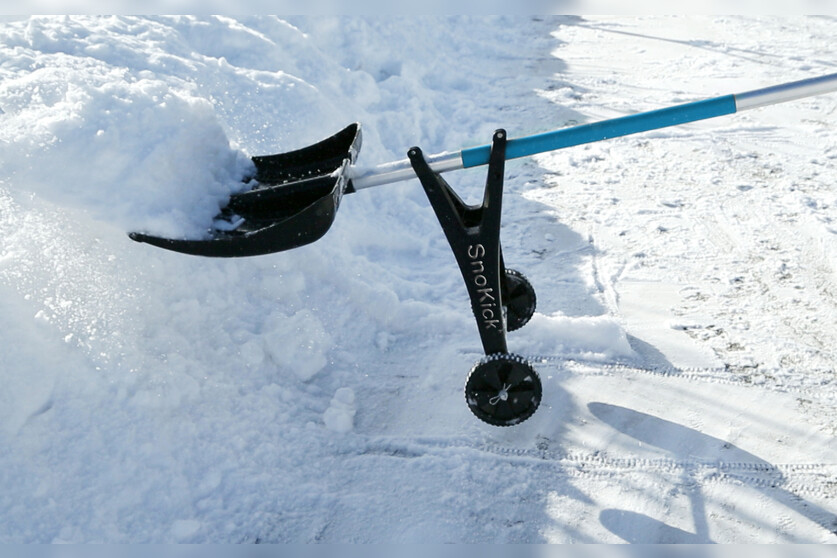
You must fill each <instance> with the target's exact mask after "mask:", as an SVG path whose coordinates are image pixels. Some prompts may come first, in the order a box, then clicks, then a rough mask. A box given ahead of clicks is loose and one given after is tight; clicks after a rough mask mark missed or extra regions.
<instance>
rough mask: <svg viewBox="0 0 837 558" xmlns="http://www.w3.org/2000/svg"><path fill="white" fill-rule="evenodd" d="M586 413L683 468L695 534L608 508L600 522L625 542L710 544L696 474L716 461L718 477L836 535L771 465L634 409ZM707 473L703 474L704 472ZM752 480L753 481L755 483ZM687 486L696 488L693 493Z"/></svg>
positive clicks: (822, 512) (836, 524) (835, 522)
mask: <svg viewBox="0 0 837 558" xmlns="http://www.w3.org/2000/svg"><path fill="white" fill-rule="evenodd" d="M587 407H588V409H589V410H590V412H591V413H592V414H593V415H594V416H595V417H596V418H598V419H599V420H601V421H602V422H604V423H606V424H608V425H610V426H611V427H613V428H615V429H616V430H618V431H619V432H622V433H623V434H626V435H628V436H630V437H632V438H634V439H635V440H638V441H640V442H642V443H643V444H647V445H650V446H653V447H656V448H659V449H662V450H664V451H666V452H668V453H669V454H671V456H672V458H673V459H675V460H678V461H680V462H682V463H684V464H685V465H684V471H683V481H684V484H686V483H688V485H689V486H690V490H688V491H687V492H688V494H689V497H690V500H691V501H690V504H691V511H692V519H693V523H694V527H695V532H694V533H690V532H687V531H683V530H681V529H678V528H675V527H672V526H670V525H667V524H666V523H664V522H662V521H659V520H657V519H654V518H651V517H648V516H647V515H643V514H640V513H636V512H632V511H628V510H618V509H607V510H604V511H602V512H601V514H600V517H599V520H600V521H601V523H602V525H603V526H604V527H605V528H606V529H608V530H609V531H610V532H611V533H613V534H615V535H617V536H618V537H620V538H621V539H623V540H625V541H627V542H629V543H646V544H650V543H709V542H712V540H711V537H710V534H709V523H708V516H707V513H706V506H705V499H704V497H703V495H702V494H701V492H700V478H699V476H698V475H699V473H700V471H699V469H700V468H701V467H702V466H705V465H706V464H707V463H711V462H713V461H717V467H718V470H719V472H720V473H722V474H723V475H724V476H725V477H727V478H732V479H738V480H741V481H742V482H743V483H745V484H748V485H750V486H752V487H753V488H755V489H756V490H759V491H761V492H762V493H764V494H765V495H767V496H769V497H770V498H772V499H773V500H775V501H776V502H778V503H780V504H781V505H783V506H785V507H787V508H789V509H791V510H793V511H795V512H797V513H798V514H800V515H801V516H803V517H806V518H808V519H809V520H811V521H812V522H814V523H816V524H817V525H819V526H820V527H822V528H824V529H826V530H827V531H829V532H832V533H835V532H837V515H835V514H834V513H832V512H830V511H828V510H826V509H823V508H821V507H819V506H816V505H814V504H812V503H811V502H808V501H806V500H804V499H802V498H801V497H800V496H799V495H797V494H795V493H793V492H791V491H790V490H788V489H785V488H783V486H785V485H786V484H787V479H786V478H785V476H784V474H783V473H782V471H781V470H780V469H779V468H778V467H776V466H775V465H773V464H771V463H769V462H767V461H765V460H764V459H761V458H759V457H758V456H756V455H753V454H752V453H749V452H747V451H745V450H743V449H741V448H739V447H737V446H734V445H732V444H730V443H729V442H726V441H724V440H722V439H720V438H715V437H713V436H709V435H707V434H704V433H702V432H699V431H697V430H694V429H692V428H688V427H686V426H683V425H681V424H677V423H674V422H671V421H668V420H665V419H661V418H659V417H655V416H652V415H648V414H645V413H641V412H639V411H635V410H633V409H628V408H625V407H619V406H617V405H610V404H606V403H596V402H592V403H589V404H588V405H587ZM724 463H729V464H732V463H737V464H746V467H745V468H744V469H743V473H741V474H736V471H735V470H734V469H726V468H724V466H723V464H724ZM703 472H704V473H705V471H703ZM754 481H755V482H754ZM691 487H695V488H694V489H691Z"/></svg>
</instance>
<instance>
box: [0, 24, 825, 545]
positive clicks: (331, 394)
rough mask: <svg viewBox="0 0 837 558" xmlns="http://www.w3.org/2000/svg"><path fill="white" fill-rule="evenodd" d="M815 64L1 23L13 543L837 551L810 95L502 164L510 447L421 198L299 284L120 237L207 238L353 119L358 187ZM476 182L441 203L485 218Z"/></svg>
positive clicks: (377, 31) (304, 255)
mask: <svg viewBox="0 0 837 558" xmlns="http://www.w3.org/2000/svg"><path fill="white" fill-rule="evenodd" d="M622 26H625V28H624V29H623V28H622ZM658 27H660V29H663V28H664V29H665V30H666V32H667V33H669V34H673V35H672V36H670V37H655V33H656V31H654V30H655V29H657V28H658ZM660 32H661V33H662V31H660ZM833 32H834V23H833V22H829V21H827V20H823V19H815V18H811V19H798V20H791V21H784V20H781V21H780V20H772V19H756V20H751V19H746V18H744V19H739V18H721V19H719V20H714V19H712V18H700V19H689V18H687V19H685V20H681V19H677V18H671V19H666V20H665V21H664V22H662V23H660V22H659V21H658V20H655V19H653V18H652V19H651V20H644V19H630V20H625V21H620V20H607V19H605V20H603V21H589V20H585V19H583V18H573V17H568V18H545V19H544V18H533V17H517V18H514V17H512V18H433V17H411V18H404V19H400V18H367V19H363V18H333V17H330V18H304V17H298V18H289V19H287V20H283V19H279V18H273V17H244V18H237V19H234V18H227V17H205V18H204V17H154V18H133V17H79V18H64V17H35V18H30V19H25V20H20V21H11V20H9V21H4V22H2V23H0V332H2V333H0V347H2V352H3V358H2V361H0V383H2V385H3V390H0V447H2V448H4V450H5V451H2V452H0V519H2V521H0V541H7V542H62V543H78V542H185V543H188V542H256V541H259V542H315V541H316V542H320V541H323V542H337V541H340V542H384V541H396V542H405V541H407V542H409V541H418V542H463V541H464V542H535V541H552V542H570V541H583V542H601V541H606V542H612V541H620V540H629V541H632V542H656V541H661V540H678V541H681V542H682V541H690V542H696V541H698V542H708V541H710V540H713V541H720V542H747V541H753V540H760V541H762V542H768V541H769V542H773V541H777V542H786V541H813V542H821V541H833V540H834V539H833V534H832V533H831V531H829V529H830V528H828V527H827V525H829V524H830V523H829V521H833V519H834V514H833V510H830V508H829V503H828V502H829V500H828V499H829V498H833V496H834V492H833V483H832V485H829V484H828V482H829V481H833V478H834V476H835V474H837V471H834V469H833V463H834V452H833V450H832V449H830V441H831V438H830V437H829V432H831V433H833V429H834V422H833V419H831V418H829V417H831V416H833V409H834V404H835V401H834V396H833V393H834V391H833V390H834V383H833V382H834V378H833V362H834V358H835V357H834V354H833V352H832V349H831V347H833V346H835V343H833V342H832V341H834V339H832V336H831V333H829V332H830V328H826V327H822V324H827V323H832V321H831V319H832V318H833V316H834V313H835V312H833V307H834V305H833V297H832V296H831V295H830V293H832V292H834V291H833V290H832V287H831V285H832V283H833V278H834V269H835V267H834V260H833V257H832V256H830V255H829V254H831V253H833V250H832V248H833V244H834V242H835V240H834V237H833V230H834V222H836V221H835V220H837V215H835V213H834V211H835V208H837V203H835V200H834V199H833V195H832V194H831V193H830V190H829V188H830V187H831V186H832V185H833V176H834V174H833V173H834V166H835V158H834V154H835V153H837V151H835V149H837V146H836V145H835V142H834V137H833V133H832V132H831V130H833V122H832V118H831V116H830V115H831V114H833V111H834V103H835V101H834V99H833V98H831V97H828V98H825V97H824V98H821V99H818V100H811V101H808V104H803V105H801V106H799V107H797V108H795V109H787V110H788V111H790V112H787V113H779V114H778V115H774V116H770V117H768V116H765V118H764V120H761V116H756V115H752V116H747V117H746V118H744V119H739V120H729V121H726V122H725V123H724V124H717V123H716V124H712V125H710V124H707V125H705V126H704V125H694V126H693V127H689V128H684V129H680V128H678V129H677V130H675V131H670V132H666V133H660V134H657V135H655V136H652V137H650V138H649V137H642V138H639V139H637V138H626V139H624V140H619V141H618V142H611V143H600V144H595V145H591V146H586V147H583V148H580V149H575V150H568V151H567V152H566V153H564V152H558V153H556V154H550V155H544V156H540V157H537V158H532V159H527V160H518V161H513V162H509V163H508V164H507V188H506V197H505V199H504V216H503V218H504V228H503V233H502V239H503V251H504V258H505V261H506V263H507V264H508V265H509V266H510V267H513V268H514V269H517V270H519V271H521V272H523V273H524V274H526V275H527V277H529V279H530V280H531V282H532V284H533V285H534V286H535V288H536V289H537V291H538V303H539V310H538V312H537V313H536V314H535V316H534V317H533V318H532V320H531V322H530V323H529V324H527V325H526V326H525V328H523V329H522V330H521V331H519V332H513V333H512V334H510V335H509V347H510V349H511V350H512V351H514V352H517V353H521V354H524V355H527V356H529V357H530V358H531V360H532V361H533V362H535V366H536V368H537V369H538V371H539V374H540V375H541V379H542V382H543V384H544V399H543V402H542V405H541V409H539V410H538V412H537V413H536V414H535V415H534V416H533V417H532V418H531V419H530V420H529V421H527V422H525V423H523V424H522V425H520V426H519V427H515V428H512V429H497V428H492V427H489V426H487V425H485V424H483V423H480V422H479V421H478V420H477V419H476V418H475V417H473V416H472V415H471V413H470V412H469V410H468V408H467V406H466V405H465V402H464V397H463V394H462V387H463V384H464V382H465V380H466V377H467V374H468V370H469V369H470V367H471V366H472V365H473V363H474V362H475V361H476V360H477V359H478V358H479V357H480V356H481V355H480V354H479V353H480V350H479V338H478V335H477V332H476V327H475V324H474V319H473V316H472V315H471V314H470V309H469V304H468V300H467V296H466V292H465V287H464V286H463V285H462V279H461V277H460V276H459V272H458V270H457V268H456V265H455V262H454V259H453V257H452V256H451V254H450V250H449V248H448V246H447V243H446V241H445V239H444V236H443V234H442V231H441V229H440V227H439V224H438V222H437V221H436V217H435V215H434V214H433V212H432V211H431V209H430V207H429V204H428V203H427V200H426V198H425V195H424V192H423V191H422V189H421V188H420V186H419V185H418V183H417V182H416V181H409V182H406V183H404V184H400V185H390V186H387V187H382V188H380V189H377V188H376V189H372V190H369V191H362V192H359V193H357V194H352V195H348V196H346V197H345V198H344V200H343V202H342V205H341V207H340V211H339V214H338V215H337V219H336V221H335V223H334V225H333V227H332V229H331V230H330V231H329V232H328V234H327V235H326V236H325V237H324V238H323V239H322V240H321V241H318V242H316V243H314V244H312V245H309V246H306V247H303V248H300V249H298V250H293V251H290V252H286V253H282V254H273V255H268V256H262V257H257V258H246V259H233V260H214V259H205V258H196V257H190V256H184V255H181V254H175V253H170V252H166V251H163V250H159V249H156V248H153V247H151V246H148V245H142V244H137V243H134V242H132V241H131V240H130V239H129V238H128V237H127V234H126V233H128V232H129V231H133V230H141V231H146V232H152V233H155V234H160V235H166V236H177V237H181V236H182V237H194V238H196V237H200V236H201V235H202V234H204V231H205V229H206V227H207V225H208V223H209V222H211V220H212V218H213V216H214V215H215V214H216V213H217V211H218V209H219V207H221V206H222V205H223V204H224V203H225V202H226V199H227V197H228V196H229V195H230V193H232V192H235V191H236V190H238V189H239V188H241V187H242V183H241V179H242V177H244V176H247V174H248V173H250V172H251V171H252V168H251V165H250V162H249V157H250V156H252V155H260V154H269V153H276V152H282V151H288V150H291V149H295V148H298V147H302V146H305V145H308V144H311V143H313V142H315V141H317V140H319V139H322V138H323V137H326V136H328V135H330V134H332V133H334V132H335V131H337V130H339V129H341V128H342V127H343V126H344V125H346V124H348V123H350V122H353V121H359V122H362V124H363V133H364V145H363V149H362V151H361V154H360V163H361V164H363V165H375V164H379V163H384V162H389V161H392V160H398V159H402V158H404V157H405V154H406V151H407V149H408V148H409V147H410V146H412V145H418V146H420V147H421V148H422V149H423V150H424V151H425V152H427V153H435V152H439V151H444V150H455V149H458V148H460V147H467V146H472V145H479V144H485V143H488V141H489V140H490V137H491V135H492V133H493V131H494V130H495V129H496V128H499V127H505V128H507V129H508V132H509V134H510V135H511V136H512V137H514V136H519V135H524V134H530V133H535V132H539V131H545V130H549V129H553V128H556V127H560V126H563V125H566V124H571V123H575V122H582V121H587V120H592V119H596V118H601V117H607V116H615V115H621V114H625V113H628V112H631V111H635V110H640V109H645V108H649V109H650V108H657V107H659V106H662V105H666V104H671V103H673V102H679V101H682V100H692V96H693V95H698V94H703V93H706V94H707V95H711V94H717V93H726V92H728V91H729V90H736V89H739V88H738V87H735V86H737V85H739V83H743V82H746V87H747V88H753V87H755V86H759V85H769V84H770V83H771V82H778V81H781V80H783V79H785V78H786V77H788V76H789V75H790V74H793V77H796V75H797V74H798V75H799V77H804V76H805V75H807V73H810V72H816V73H819V72H820V70H822V69H823V66H827V64H825V63H823V62H822V60H823V59H824V57H825V56H826V54H827V53H828V52H830V50H829V49H830V47H831V42H832V39H833V35H834V33H833ZM765 36H767V37H770V38H771V40H770V42H769V44H768V43H765V44H762V43H761V42H760V41H762V38H763V37H765ZM803 36H804V37H806V39H805V41H801V40H800V39H799V37H803ZM706 37H710V39H712V40H710V39H706ZM712 41H716V42H712ZM601 45H605V46H601ZM602 52H620V53H621V54H622V57H620V58H618V60H614V61H613V64H612V66H611V65H610V62H608V64H609V65H608V66H607V68H604V67H603V66H602V63H601V53H602ZM791 52H792V53H793V56H791V55H790V53H791ZM754 53H760V54H758V55H757V54H754ZM754 57H755V58H757V59H758V62H753V60H752V59H753V58H754ZM803 59H804V62H802V61H800V60H803ZM657 61H661V62H657ZM780 61H783V62H780ZM783 64H784V65H783ZM739 65H741V66H746V68H745V69H747V70H748V71H749V72H750V73H752V74H754V75H753V78H752V80H751V79H750V78H747V79H744V78H743V77H740V76H743V75H745V74H746V73H747V72H744V71H741V70H740V69H739V68H738V66H739ZM788 66H790V67H788ZM637 67H643V68H645V70H643V72H637V71H635V68H637ZM612 72H617V73H616V74H613V73H612ZM822 73H825V72H822ZM646 74H647V75H648V76H651V77H647V78H643V77H641V76H642V75H646ZM728 75H736V76H739V77H738V78H736V79H732V78H727V77H725V76H728ZM673 76H677V80H676V81H677V83H676V84H674V83H673V82H674V81H675V78H674V77H673ZM631 79H633V80H634V81H630V80H631ZM646 79H647V81H645V80H646ZM730 81H731V82H732V83H730ZM628 82H630V85H625V83H628ZM716 86H717V88H718V89H719V90H716ZM722 86H723V87H722ZM727 86H729V87H727ZM765 115H766V113H765ZM713 126H717V129H718V130H719V133H715V132H710V130H715V128H713ZM736 138H739V139H736ZM740 138H743V139H740ZM815 144H816V145H818V146H820V147H821V149H819V150H818V151H816V153H814V152H812V151H811V149H810V147H811V145H815ZM702 155H706V158H701V156H702ZM693 160H694V162H692V161H693ZM684 161H685V162H688V164H687V163H684ZM483 172H484V171H483V170H479V169H478V170H475V171H462V172H459V173H451V175H450V176H447V177H446V178H447V179H448V180H449V181H450V182H451V184H452V185H453V186H454V188H455V189H456V190H457V191H458V192H460V193H461V194H462V196H463V198H465V199H466V201H469V202H471V201H472V200H474V201H475V200H478V199H480V197H481V195H482V186H483V184H484V180H485V178H484V175H483ZM660 184H664V185H666V186H668V187H669V188H668V189H667V190H665V191H659V190H657V189H656V187H657V186H658V185H660ZM729 184H732V185H733V187H732V188H731V189H730V188H727V189H724V188H722V187H721V186H722V185H729ZM719 200H720V201H719ZM800 225H801V227H800ZM748 230H751V231H754V232H752V233H749V232H747V231H748ZM791 231H795V232H794V233H792V232H791ZM799 231H801V233H799ZM797 233H799V234H797ZM806 239H808V240H811V239H813V241H811V242H808V241H806ZM817 324H820V325H819V326H818V325H817ZM540 357H549V358H540ZM616 363H619V364H618V366H621V368H619V367H614V366H603V365H614V364H616ZM695 363H697V364H695ZM698 365H699V366H700V367H701V368H700V370H696V371H695V370H692V371H691V372H687V371H684V370H681V369H680V368H678V367H688V366H698ZM829 486H832V488H829ZM754 517H757V519H754ZM773 518H778V519H776V520H775V521H774V519H773ZM649 539H652V540H649Z"/></svg>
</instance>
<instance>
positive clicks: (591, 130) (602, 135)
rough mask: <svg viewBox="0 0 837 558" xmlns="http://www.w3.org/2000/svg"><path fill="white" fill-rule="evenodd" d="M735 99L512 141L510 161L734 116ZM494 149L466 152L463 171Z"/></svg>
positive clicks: (484, 159)
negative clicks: (714, 118) (680, 125)
mask: <svg viewBox="0 0 837 558" xmlns="http://www.w3.org/2000/svg"><path fill="white" fill-rule="evenodd" d="M735 111H736V108H735V95H725V96H723V97H716V98H714V99H706V100H703V101H696V102H694V103H686V104H683V105H676V106H673V107H668V108H664V109H659V110H652V111H649V112H642V113H639V114H632V115H629V116H623V117H620V118H614V119H611V120H605V121H602V122H594V123H592V124H582V125H581V126H574V127H572V128H564V129H561V130H555V131H552V132H546V133H543V134H537V135H534V136H527V137H523V138H518V139H511V140H509V141H508V143H507V144H506V159H516V158H518V157H528V156H529V155H535V154H536V153H545V152H547V151H554V150H556V149H563V148H564V147H571V146H573V145H581V144H583V143H592V142H594V141H601V140H605V139H610V138H617V137H620V136H627V135H629V134H636V133H639V132H647V131H649V130H656V129H659V128H666V127H669V126H677V125H679V124H685V123H687V122H695V121H697V120H705V119H707V118H713V117H715V116H724V115H727V114H733V113H734V112H735ZM490 151H491V146H490V145H481V146H479V147H471V148H469V149H463V150H462V165H463V168H470V167H477V166H480V165H486V164H488V155H489V152H490Z"/></svg>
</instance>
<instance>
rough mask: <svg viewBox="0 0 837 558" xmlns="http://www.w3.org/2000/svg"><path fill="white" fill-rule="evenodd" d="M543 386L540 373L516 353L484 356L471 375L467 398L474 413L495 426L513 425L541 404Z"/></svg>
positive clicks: (466, 391) (467, 387)
mask: <svg viewBox="0 0 837 558" xmlns="http://www.w3.org/2000/svg"><path fill="white" fill-rule="evenodd" d="M542 395H543V387H542V386H541V380H540V378H539V377H538V374H537V372H535V369H534V368H532V366H531V365H530V364H529V363H528V362H526V360H525V359H523V358H522V357H519V356H517V355H509V354H496V355H490V356H487V357H485V358H484V359H482V360H481V361H480V362H478V363H477V364H476V365H474V368H472V369H471V374H470V375H469V376H468V382H467V383H466V384H465V401H466V402H467V403H468V407H470V409H471V412H473V413H474V414H475V415H476V416H477V418H479V419H480V420H482V421H485V422H487V423H488V424H492V425H494V426H514V425H515V424H520V423H521V422H523V421H524V420H526V419H528V418H529V417H531V416H532V415H533V414H534V412H535V411H536V410H537V409H538V405H540V404H541V396H542Z"/></svg>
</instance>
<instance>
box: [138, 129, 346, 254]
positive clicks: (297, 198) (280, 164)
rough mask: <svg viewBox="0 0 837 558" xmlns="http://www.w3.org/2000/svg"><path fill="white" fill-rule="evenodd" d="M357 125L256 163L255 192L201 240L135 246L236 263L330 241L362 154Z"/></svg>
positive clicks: (144, 237) (227, 210) (233, 200)
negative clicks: (353, 169) (235, 260)
mask: <svg viewBox="0 0 837 558" xmlns="http://www.w3.org/2000/svg"><path fill="white" fill-rule="evenodd" d="M360 144H361V133H360V124H358V123H354V124H351V125H349V126H347V127H346V128H344V129H343V130H341V131H340V132H338V133H336V134H335V135H333V136H331V137H329V138H326V139H324V140H322V141H320V142H318V143H316V144H314V145H311V146H309V147H305V148H303V149H299V150H296V151H290V152H288V153H280V154H277V155H263V156H256V157H253V163H254V164H255V166H256V175H255V177H253V178H251V179H249V180H248V183H253V184H254V186H253V188H252V189H250V190H248V191H246V192H241V193H238V194H233V195H232V196H231V197H230V201H229V203H228V204H227V206H226V207H224V208H223V209H222V211H221V213H220V214H219V215H218V216H217V217H216V218H215V224H214V225H213V227H212V228H211V229H210V230H209V237H208V238H206V239H201V240H190V239H173V238H162V237H159V236H153V235H148V234H143V233H136V232H134V233H130V234H129V235H128V236H130V237H131V238H132V239H133V240H136V241H137V242H145V243H148V244H151V245H153V246H157V247H159V248H165V249H166V250H173V251H175V252H181V253H184V254H191V255H195V256H207V257H215V258H235V257H243V256H260V255H263V254H271V253H273V252H281V251H283V250H290V249H292V248H298V247H300V246H304V245H306V244H310V243H312V242H314V241H316V240H319V239H320V238H322V237H323V235H325V233H326V232H327V231H328V229H329V228H331V224H332V223H333V222H334V217H335V215H336V213H337V208H338V207H339V205H340V200H341V199H342V197H343V194H344V193H346V192H347V190H348V188H349V178H348V176H347V169H348V168H349V166H350V165H351V164H352V163H354V162H355V159H356V157H357V154H358V152H359V151H360Z"/></svg>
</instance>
